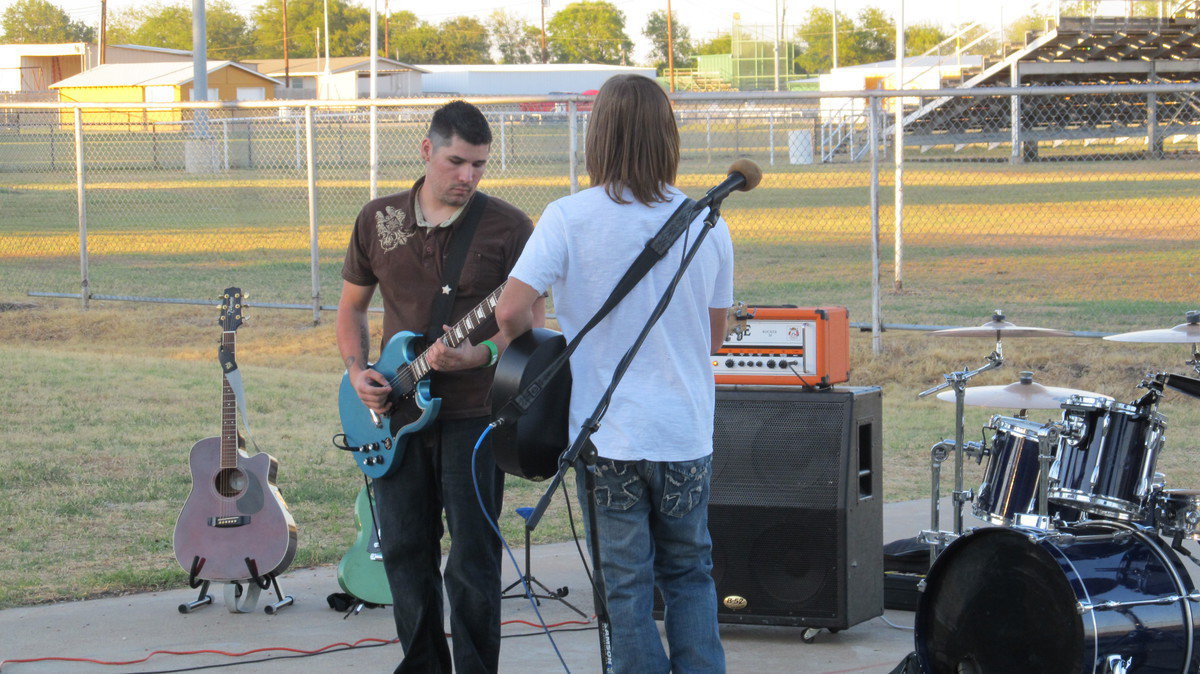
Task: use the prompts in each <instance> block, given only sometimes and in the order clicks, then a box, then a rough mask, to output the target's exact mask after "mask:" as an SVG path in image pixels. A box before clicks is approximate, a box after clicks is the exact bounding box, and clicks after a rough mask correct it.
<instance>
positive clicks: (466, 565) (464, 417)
mask: <svg viewBox="0 0 1200 674" xmlns="http://www.w3.org/2000/svg"><path fill="white" fill-rule="evenodd" d="M491 141H492V134H491V130H490V129H489V127H488V123H487V120H486V119H484V117H483V114H482V113H480V111H479V110H478V109H477V108H476V107H475V106H473V105H471V104H469V103H466V102H464V101H454V102H452V103H449V104H447V105H445V106H443V107H442V108H439V109H438V110H437V112H435V113H434V115H433V120H432V122H431V123H430V126H429V132H428V134H427V136H426V138H424V139H423V140H422V141H421V147H420V151H421V158H422V159H423V160H424V162H425V176H424V177H423V178H421V179H420V180H418V181H417V182H416V183H415V184H414V185H413V187H412V189H409V190H405V191H403V192H400V193H398V194H393V195H390V196H386V197H381V198H379V199H375V200H374V201H371V202H369V203H367V205H366V206H364V207H363V208H362V211H361V212H360V213H359V215H358V219H357V220H356V221H355V224H354V232H353V234H352V235H351V238H350V245H349V248H348V249H347V251H346V260H345V264H344V265H343V267H342V278H343V279H344V283H343V285H342V297H341V301H340V302H339V304H338V316H337V342H338V349H339V350H340V351H341V355H342V359H343V361H344V362H345V364H346V369H347V371H348V372H349V373H350V378H351V381H352V383H353V384H354V389H355V391H356V392H357V393H358V395H359V398H361V399H362V401H363V403H364V404H365V405H367V406H368V407H370V408H371V409H373V410H375V411H377V412H385V411H387V409H388V405H389V403H388V394H389V393H390V392H391V388H390V387H389V386H388V384H387V380H386V378H384V377H383V376H382V375H381V374H380V373H378V372H376V371H375V370H372V369H370V368H369V367H367V364H368V356H369V352H370V330H369V327H368V321H367V308H368V306H369V305H370V302H371V298H372V296H373V295H374V293H375V289H376V287H378V288H379V291H380V294H381V295H382V297H383V309H384V316H383V341H382V344H387V342H388V340H389V339H391V337H392V336H393V335H394V334H396V333H397V332H399V331H401V330H407V331H410V332H415V333H418V334H422V333H425V331H426V329H427V327H428V326H429V322H430V321H431V320H432V318H433V316H432V312H433V307H434V304H435V300H436V299H437V297H438V296H439V295H440V294H443V293H448V292H450V291H451V290H452V289H450V288H448V287H447V286H446V284H445V283H444V281H443V278H442V271H443V266H444V264H445V263H446V259H447V253H448V252H449V250H450V243H451V241H452V240H453V237H454V236H456V235H457V234H456V233H457V232H458V231H459V229H460V226H461V224H462V222H463V221H464V220H465V219H466V216H467V214H468V213H469V211H470V207H471V204H472V201H473V200H474V199H480V198H485V197H483V196H482V195H479V194H478V193H477V191H476V187H477V186H478V184H479V180H480V178H482V177H483V172H484V168H485V167H486V165H487V160H488V154H489V151H490V148H491ZM532 231H533V224H532V222H531V221H530V219H529V217H528V216H526V215H525V214H524V213H522V212H521V211H520V210H518V209H517V208H516V207H514V206H512V205H511V204H508V203H506V202H504V201H501V200H500V199H496V198H495V197H486V207H485V209H484V211H483V213H482V216H481V217H480V220H479V224H478V226H477V228H476V231H475V234H474V237H473V238H472V239H471V245H470V248H469V249H468V251H467V256H466V260H465V262H464V264H463V267H462V275H461V277H460V279H459V283H458V286H457V289H456V290H455V294H454V302H453V308H452V310H451V312H450V317H449V319H448V322H449V323H450V324H451V325H452V324H454V323H456V322H457V321H458V320H459V319H461V318H462V317H463V316H464V315H465V314H466V313H467V312H468V311H470V310H471V309H473V308H474V307H475V306H476V305H478V304H479V303H480V302H481V301H483V299H484V298H485V297H487V295H488V294H490V293H491V292H492V291H493V290H495V289H496V288H497V287H498V286H499V285H500V284H501V283H503V282H504V281H505V279H507V278H508V273H509V271H510V270H511V269H512V267H513V265H514V264H515V263H516V261H517V257H518V256H519V255H520V253H521V250H522V249H523V248H524V246H525V241H526V240H527V239H528V238H529V235H530V233H531V232H532ZM539 304H540V303H539ZM539 311H540V317H541V318H544V316H545V307H544V306H541V308H540V310H539ZM447 327H448V326H443V330H444V329H446V328H447ZM439 336H440V335H426V338H428V339H429V340H430V342H431V343H432V346H431V347H430V352H429V354H428V355H427V357H426V359H427V361H428V362H429V364H430V365H431V366H432V367H433V370H434V371H433V373H432V376H431V392H432V395H433V396H435V397H440V398H441V399H442V405H441V411H440V413H439V414H438V417H437V419H436V420H435V421H434V422H433V424H432V425H431V426H429V427H428V428H426V429H425V430H423V431H421V432H419V433H417V434H415V435H411V436H408V443H407V449H406V451H405V452H404V454H403V456H402V457H401V458H400V459H399V461H400V464H399V466H398V468H397V469H396V471H395V472H394V473H393V474H392V475H390V476H388V477H385V478H380V479H378V480H376V481H375V483H374V486H375V496H376V499H377V502H378V508H379V520H380V522H379V523H380V528H381V540H380V543H381V547H382V549H383V557H384V568H385V569H386V571H387V576H388V584H389V585H390V587H391V591H392V598H393V601H394V607H393V609H394V613H395V619H396V630H397V633H398V634H399V637H400V643H401V645H402V646H403V647H404V659H403V660H402V661H401V663H400V666H399V667H397V669H396V671H397V672H447V673H448V672H450V671H451V663H452V662H453V668H454V670H455V671H457V672H460V673H467V672H495V671H496V669H497V667H498V665H499V657H500V559H501V556H500V553H501V548H500V543H499V541H498V540H497V538H496V535H495V534H494V533H493V532H492V530H491V528H490V526H489V524H488V521H487V519H488V518H490V519H491V520H493V521H494V520H495V519H496V518H497V516H498V515H499V512H500V505H501V501H502V499H503V490H504V475H503V473H501V472H500V471H499V470H497V469H496V467H495V462H494V461H493V459H492V452H491V447H490V443H488V442H486V441H485V442H484V444H483V445H482V446H481V447H480V449H479V454H478V456H477V457H476V460H475V472H476V477H475V479H473V478H472V475H471V454H472V450H473V448H474V446H475V443H476V440H477V439H478V438H479V436H480V435H481V434H482V432H483V429H484V427H485V426H486V425H487V423H488V416H489V414H490V411H491V409H490V402H489V400H488V391H489V389H490V387H491V384H492V373H493V369H492V366H493V365H495V361H496V354H497V353H499V352H500V351H503V348H504V346H506V345H507V341H506V340H504V339H503V337H502V336H501V335H499V333H498V330H497V328H496V323H495V320H494V319H489V320H488V321H486V322H485V323H484V324H483V325H481V326H480V327H479V328H478V329H476V330H475V332H474V333H473V334H472V336H471V338H470V339H468V340H466V341H464V342H462V343H461V344H460V345H459V346H458V347H456V348H449V347H447V346H446V345H445V344H444V343H442V342H441V341H440V340H438V339H436V338H437V337H439ZM487 342H491V345H490V346H489V344H488V343H487ZM476 481H477V482H478V485H479V489H480V493H481V495H482V497H483V501H484V503H485V504H486V505H487V510H488V512H487V513H484V512H482V511H481V509H480V507H479V503H478V501H477V499H476V496H475V483H476ZM443 511H444V512H445V517H446V524H447V527H448V528H449V532H450V536H451V546H450V554H449V559H448V560H447V563H446V571H445V578H444V581H445V587H446V593H447V595H448V597H449V603H450V632H451V634H452V638H453V658H452V657H451V649H450V648H449V646H448V645H447V643H446V637H445V629H444V627H443V616H442V582H443V578H442V575H441V573H440V571H439V567H440V562H441V547H440V545H441V543H440V542H441V538H442V534H443V530H442V513H443Z"/></svg>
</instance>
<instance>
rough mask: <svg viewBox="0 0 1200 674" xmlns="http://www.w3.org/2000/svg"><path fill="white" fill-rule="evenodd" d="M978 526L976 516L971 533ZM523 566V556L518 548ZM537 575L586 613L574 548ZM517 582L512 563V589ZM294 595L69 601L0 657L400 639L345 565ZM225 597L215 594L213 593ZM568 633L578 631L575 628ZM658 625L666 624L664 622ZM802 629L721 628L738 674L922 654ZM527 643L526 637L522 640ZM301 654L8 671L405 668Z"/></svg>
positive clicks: (316, 575) (590, 644)
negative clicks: (342, 597)
mask: <svg viewBox="0 0 1200 674" xmlns="http://www.w3.org/2000/svg"><path fill="white" fill-rule="evenodd" d="M883 517H884V541H885V542H887V541H892V540H895V539H898V538H906V537H910V536H915V535H916V534H917V532H918V531H919V530H921V529H923V528H928V526H929V502H928V501H908V502H902V503H889V504H887V505H885V506H884V509H883ZM942 517H943V520H942V522H943V528H947V527H948V525H949V524H950V520H949V519H948V517H949V507H948V505H943V508H942ZM980 524H981V523H980V522H979V521H978V520H976V519H974V518H972V517H969V516H968V518H967V526H979V525H980ZM514 554H516V555H517V558H518V561H519V563H521V564H524V554H523V552H522V551H521V550H514ZM532 554H533V571H534V575H535V576H536V577H537V578H538V579H539V580H541V581H542V582H543V583H545V584H546V585H547V586H549V587H552V588H557V587H561V586H564V585H565V586H567V587H569V588H570V594H569V596H568V597H567V599H568V600H569V601H571V602H572V603H574V604H576V605H577V606H579V607H580V608H582V609H583V610H585V611H588V612H589V615H590V609H591V606H592V602H591V592H590V591H589V590H588V585H587V577H586V575H585V574H584V571H583V568H582V566H581V563H580V560H579V555H578V552H577V551H576V548H575V545H574V543H570V542H568V543H556V544H552V545H539V546H535V547H534V549H533V553H532ZM515 577H516V571H515V570H514V569H513V568H512V565H511V563H510V562H508V560H507V559H506V560H505V573H504V583H505V585H507V584H508V582H510V581H511V580H512V579H514V578H515ZM280 585H281V588H282V590H283V592H284V593H285V594H290V595H292V596H293V597H295V600H296V603H295V605H293V606H291V607H288V608H285V609H283V610H282V611H280V612H279V613H278V614H277V615H266V614H265V613H264V612H263V610H262V606H264V605H266V604H267V603H269V602H268V601H267V597H268V596H273V594H268V593H267V592H263V597H262V599H261V600H260V602H259V608H258V609H257V610H256V611H255V612H253V613H246V614H233V613H230V612H229V611H228V610H227V609H226V608H225V606H224V604H223V597H222V591H221V590H219V589H218V590H217V591H216V592H215V593H213V595H214V602H213V604H212V605H210V606H206V607H203V608H201V609H199V610H197V611H195V612H193V613H191V614H188V615H183V614H180V613H179V612H178V610H177V606H178V605H179V604H181V603H184V602H187V601H190V600H192V599H195V597H196V591H195V590H190V589H186V588H184V589H179V590H171V591H167V592H151V593H146V594H138V595H130V596H125V597H112V598H106V599H96V600H91V601H81V602H68V603H61V604H52V605H45V606H32V607H26V608H14V609H9V610H6V611H0V634H3V635H4V639H3V640H2V641H3V643H2V644H0V659H8V660H13V659H26V658H45V657H52V656H54V657H70V658H90V659H96V660H106V661H130V660H137V659H140V658H144V657H145V656H147V655H149V654H150V653H151V652H153V651H162V650H168V651H198V650H218V651H225V652H239V653H240V652H246V651H251V650H256V649H265V648H272V647H286V648H291V649H298V650H305V651H310V650H316V649H320V648H322V647H325V646H329V645H331V644H348V643H354V642H357V641H359V640H361V639H366V638H375V639H391V638H394V637H395V629H394V627H393V624H392V620H391V612H390V609H368V610H364V611H363V612H362V613H360V614H358V615H353V616H350V617H349V618H347V619H343V617H342V615H341V614H339V613H336V612H334V611H332V610H331V609H329V608H328V605H327V604H326V601H325V597H326V596H327V595H329V594H330V593H333V592H339V591H340V590H341V589H340V588H339V587H338V583H337V575H336V569H335V568H334V567H332V566H326V567H319V568H312V569H295V570H291V571H288V572H287V573H286V574H284V575H283V576H282V577H281V578H280ZM214 589H216V586H214ZM503 606H504V620H505V621H509V620H526V621H530V622H536V621H537V617H536V616H535V615H534V612H533V608H532V607H531V606H530V604H529V602H528V601H527V600H525V599H523V598H521V599H506V600H505V601H504V604H503ZM540 608H541V612H542V616H543V617H544V618H545V620H546V622H547V623H550V624H553V623H557V622H561V621H567V620H577V619H579V616H578V615H577V614H575V613H573V612H571V611H570V610H569V609H568V608H566V607H565V606H562V605H561V604H560V603H559V602H555V601H543V602H542V605H541V607H540ZM885 617H886V618H887V619H888V620H890V621H891V622H892V623H895V624H897V625H903V626H906V627H909V626H911V625H912V624H913V614H912V613H910V612H906V611H887V612H886V613H885ZM566 627H580V625H567V626H566ZM660 627H661V623H660ZM802 631H803V630H802V628H795V627H773V626H749V625H722V626H721V637H722V642H723V643H724V645H725V653H726V659H727V662H728V669H729V671H730V672H826V673H848V672H868V673H884V672H889V671H891V669H892V668H893V667H895V666H896V664H897V663H899V662H900V660H901V659H902V658H903V657H904V656H905V655H906V654H907V653H909V652H910V651H912V650H913V633H912V631H911V630H906V629H897V628H896V627H892V626H890V625H888V624H887V623H886V622H885V621H884V620H883V619H881V618H875V619H872V620H869V621H867V622H864V623H861V624H859V625H856V626H854V627H851V628H850V629H847V630H844V631H841V632H838V633H837V634H830V633H829V632H826V631H823V632H821V633H820V634H819V635H818V636H817V637H816V639H815V641H814V642H813V643H804V642H803V641H801V639H800V635H801V632H802ZM502 634H504V635H505V636H506V637H511V638H505V639H504V642H503V647H502V649H501V654H500V671H501V672H513V673H518V672H519V673H521V674H524V673H527V672H554V671H563V667H562V664H561V663H560V662H559V659H558V656H557V655H555V652H554V649H553V648H552V647H551V645H550V643H549V640H548V639H547V638H546V636H545V635H544V634H541V633H540V631H539V629H537V628H531V627H529V626H527V625H521V624H510V625H505V626H504V628H503V631H502ZM517 635H529V636H517ZM554 639H555V642H556V643H557V644H558V648H559V650H560V651H561V652H562V655H563V658H564V659H565V661H566V664H567V666H568V667H569V668H570V669H571V670H572V671H577V672H594V671H596V670H597V668H598V667H599V662H600V661H599V655H598V653H599V647H598V639H597V636H596V631H595V630H594V629H592V630H587V631H579V632H557V633H555V634H554ZM294 654H295V653H292V652H285V651H269V652H262V653H254V654H251V655H246V656H244V657H227V656H224V655H218V654H199V655H163V654H160V655H155V656H154V657H152V658H150V659H149V660H147V661H145V662H141V663H138V664H132V665H125V666H115V667H114V666H104V665H96V664H89V663H85V662H62V661H47V662H39V663H20V664H6V665H5V667H4V671H5V672H12V673H13V674H17V673H18V672H64V671H69V672H101V671H103V672H110V673H114V674H115V673H120V672H147V671H164V670H176V669H180V668H189V667H202V666H210V667H212V666H216V667H221V666H224V665H237V664H238V663H239V662H241V661H243V660H258V659H260V658H266V657H272V659H271V661H268V662H258V663H255V664H245V665H241V666H239V667H238V671H254V672H297V671H325V670H333V669H335V668H337V669H353V670H358V671H369V672H383V671H390V670H391V669H392V668H393V667H395V665H396V664H397V663H398V662H399V660H400V656H401V650H400V646H399V645H396V644H390V645H386V646H381V647H377V648H364V649H355V650H349V651H342V652H336V653H328V654H324V655H319V656H316V657H311V658H299V659H292V658H286V659H285V658H284V657H283V656H288V655H294Z"/></svg>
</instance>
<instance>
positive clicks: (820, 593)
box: [708, 506, 841, 618]
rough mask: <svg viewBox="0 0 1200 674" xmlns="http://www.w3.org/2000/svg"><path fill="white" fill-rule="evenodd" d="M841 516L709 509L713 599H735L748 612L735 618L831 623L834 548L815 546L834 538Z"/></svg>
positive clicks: (747, 508)
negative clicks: (716, 535)
mask: <svg viewBox="0 0 1200 674" xmlns="http://www.w3.org/2000/svg"><path fill="white" fill-rule="evenodd" d="M839 519H840V514H839V513H838V512H836V511H832V510H797V509H784V508H772V507H753V506H714V507H710V508H709V512H708V520H709V526H710V528H711V529H713V530H714V531H721V532H723V535H722V536H720V537H719V538H716V539H715V540H714V541H713V580H714V581H715V582H716V585H717V599H718V601H723V600H724V599H725V597H728V596H731V595H736V596H739V597H742V598H744V599H746V601H747V605H746V608H745V609H743V610H740V611H734V610H730V609H728V608H726V607H725V606H724V605H722V606H721V607H720V613H722V614H728V615H730V616H733V615H743V614H749V615H772V616H789V617H800V618H834V617H836V616H837V614H838V610H839V608H840V605H841V604H840V602H839V601H838V596H839V594H840V592H839V582H840V578H839V573H838V554H837V553H838V551H837V549H836V546H833V545H828V544H814V543H817V542H818V541H822V540H824V541H829V540H833V539H835V538H836V537H837V529H838V528H839V527H838V522H839Z"/></svg>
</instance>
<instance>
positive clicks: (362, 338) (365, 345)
mask: <svg viewBox="0 0 1200 674" xmlns="http://www.w3.org/2000/svg"><path fill="white" fill-rule="evenodd" d="M358 349H359V353H360V354H362V359H363V362H364V363H366V362H367V354H368V353H369V352H370V349H371V333H370V332H368V331H367V330H365V329H364V330H359V331H358ZM358 359H359V356H357V355H350V356H346V369H347V370H349V369H350V368H351V366H353V365H354V364H356V363H357V362H358Z"/></svg>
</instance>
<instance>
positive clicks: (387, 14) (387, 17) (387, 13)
mask: <svg viewBox="0 0 1200 674" xmlns="http://www.w3.org/2000/svg"><path fill="white" fill-rule="evenodd" d="M391 22H392V12H391V10H389V9H388V0H383V55H384V57H387V56H388V54H391V53H392V52H391V50H390V47H388V24H390V23H391Z"/></svg>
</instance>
